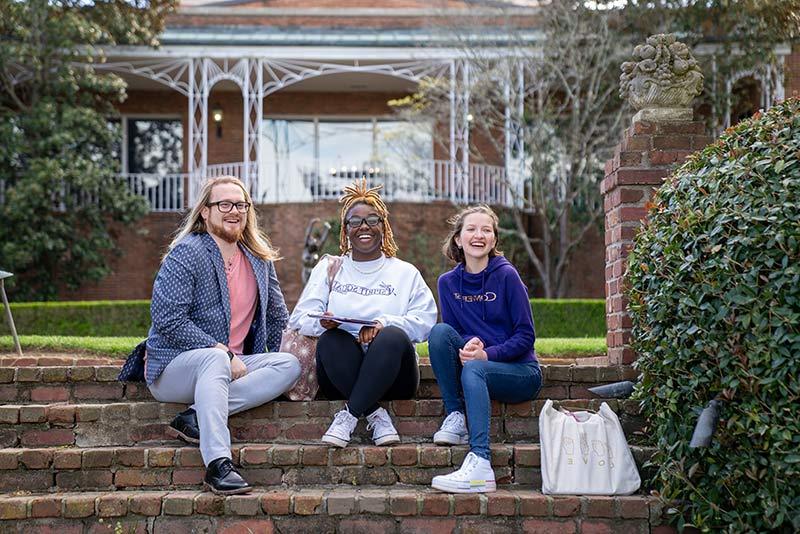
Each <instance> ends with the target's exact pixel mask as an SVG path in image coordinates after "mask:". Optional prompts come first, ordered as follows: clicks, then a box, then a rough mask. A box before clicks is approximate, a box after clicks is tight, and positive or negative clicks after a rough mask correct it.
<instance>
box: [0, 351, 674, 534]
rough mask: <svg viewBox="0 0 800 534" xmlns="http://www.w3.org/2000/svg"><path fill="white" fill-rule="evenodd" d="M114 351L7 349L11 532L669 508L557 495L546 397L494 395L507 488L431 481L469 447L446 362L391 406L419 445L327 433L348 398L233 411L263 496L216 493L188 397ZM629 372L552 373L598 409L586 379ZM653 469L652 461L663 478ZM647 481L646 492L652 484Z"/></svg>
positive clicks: (561, 521) (439, 521)
mask: <svg viewBox="0 0 800 534" xmlns="http://www.w3.org/2000/svg"><path fill="white" fill-rule="evenodd" d="M118 372H119V363H118V362H114V361H113V360H109V359H105V358H99V359H93V360H86V359H80V358H44V357H42V358H36V357H32V358H23V359H16V358H12V357H0V403H2V404H0V493H2V495H0V532H2V533H5V532H26V533H27V532H55V531H59V532H62V533H71V532H92V533H94V532H115V533H117V532H165V533H172V532H215V531H218V532H231V533H233V532H319V533H322V532H334V531H337V532H451V531H456V532H478V531H480V532H546V533H551V532H554V533H561V532H570V533H600V532H631V533H634V532H636V533H645V532H661V531H670V530H671V529H667V528H666V527H663V526H661V525H662V522H663V521H662V515H663V509H662V505H661V504H660V503H659V502H658V501H657V500H656V499H655V498H653V497H650V496H648V495H646V492H645V491H644V490H643V491H642V493H641V494H638V495H633V496H629V497H586V496H563V497H555V498H554V497H549V496H545V495H542V494H541V492H540V491H539V489H540V488H541V473H540V464H539V459H540V458H539V454H540V451H539V445H538V443H537V442H538V417H537V415H538V413H539V411H540V410H541V407H542V405H543V403H544V400H535V401H532V402H525V403H521V404H513V405H506V404H501V403H494V405H493V408H492V409H493V415H494V417H493V418H492V442H493V445H492V465H493V466H494V469H495V476H496V478H497V482H498V487H499V488H500V489H499V491H497V492H496V493H492V494H486V495H448V494H444V493H440V492H437V491H434V490H432V489H431V488H430V482H431V479H432V478H433V477H434V476H436V475H439V474H443V473H448V472H451V471H452V470H453V469H454V468H456V467H458V466H459V465H460V464H461V461H462V459H463V458H464V455H465V454H466V453H467V448H466V447H464V446H459V447H437V446H435V445H433V444H432V443H431V436H432V434H433V432H435V431H436V429H437V428H438V425H439V423H440V421H441V419H442V415H443V406H442V401H441V399H440V398H439V391H438V388H437V386H436V383H435V380H434V378H433V373H432V371H431V369H430V366H429V365H427V364H426V363H424V360H423V363H422V364H421V374H422V383H421V386H420V393H419V397H418V398H417V399H415V400H409V401H393V402H387V403H384V405H385V406H386V408H387V409H388V410H389V412H390V413H391V414H392V417H393V418H394V420H395V423H396V426H397V429H398V431H399V432H400V434H401V436H402V438H403V443H402V444H399V445H395V446H391V447H376V446H374V445H372V444H371V441H370V440H369V436H368V433H367V431H366V429H365V428H364V423H363V422H361V423H359V426H358V428H357V429H356V432H355V435H354V439H353V442H352V443H351V445H350V446H348V447H347V448H345V449H336V448H330V447H327V446H323V445H322V444H321V442H320V441H319V437H320V436H321V435H322V433H323V432H324V431H325V429H326V428H327V426H328V425H329V424H330V421H331V417H332V415H333V414H334V413H335V412H336V411H338V410H339V409H341V407H342V406H343V403H342V402H341V401H326V400H315V401H312V402H283V401H279V402H273V403H269V404H267V405H265V406H262V407H259V408H256V409H254V410H250V411H248V412H246V413H243V414H238V415H236V416H233V417H231V419H230V428H231V432H232V437H233V439H234V442H235V443H234V447H233V459H234V463H236V464H237V465H238V466H240V468H241V470H242V473H243V474H244V475H245V477H246V478H247V480H248V481H249V482H250V483H251V484H253V485H254V486H256V490H255V491H254V492H253V493H252V494H249V495H242V496H234V497H227V498H225V497H219V496H215V495H212V494H211V493H208V492H202V491H200V489H199V488H200V486H199V485H200V482H201V480H202V477H203V474H204V472H205V470H204V468H203V465H202V461H201V458H200V454H199V451H198V449H197V448H195V447H188V446H186V444H184V443H182V442H180V441H176V440H175V439H173V438H171V437H170V436H169V434H168V433H167V431H166V429H167V426H168V423H169V421H170V420H171V418H172V417H173V416H174V414H175V413H177V412H179V411H181V410H183V409H184V406H183V405H177V404H162V403H158V402H155V401H154V400H153V399H152V397H151V396H150V394H149V392H148V391H147V389H146V388H145V387H142V385H140V384H132V383H130V384H121V383H119V382H117V381H116V376H117V373H118ZM635 376H636V372H635V371H634V370H633V369H631V368H628V367H596V366H592V367H588V366H586V367H582V366H559V365H548V366H545V367H544V378H545V384H546V386H545V388H544V389H543V391H542V394H541V395H540V399H546V398H552V399H558V400H559V403H560V404H561V405H562V406H565V407H568V408H570V409H587V408H588V409H597V408H598V407H599V405H600V402H601V401H600V400H598V399H591V395H589V394H588V392H587V391H586V388H588V387H591V386H593V385H597V384H602V383H608V382H614V381H618V380H623V379H630V378H633V377H635ZM608 403H609V405H610V407H611V408H612V409H613V410H614V411H615V412H616V413H617V414H618V415H619V416H620V420H621V421H622V424H623V427H624V428H625V431H626V434H627V436H628V438H629V441H630V442H631V443H632V446H631V449H632V450H633V453H634V456H635V458H636V460H637V463H638V464H639V465H640V469H641V466H642V465H643V464H644V463H645V462H646V461H647V460H648V459H649V458H650V457H651V456H652V454H653V452H654V451H653V449H652V448H649V447H646V446H641V445H637V444H636V443H637V440H638V439H639V438H640V437H641V429H642V418H641V416H640V415H639V408H638V404H637V403H635V402H633V401H627V400H626V401H616V400H611V401H608ZM647 474H648V473H647V470H642V475H643V478H645V479H646V478H647ZM645 489H646V488H645Z"/></svg>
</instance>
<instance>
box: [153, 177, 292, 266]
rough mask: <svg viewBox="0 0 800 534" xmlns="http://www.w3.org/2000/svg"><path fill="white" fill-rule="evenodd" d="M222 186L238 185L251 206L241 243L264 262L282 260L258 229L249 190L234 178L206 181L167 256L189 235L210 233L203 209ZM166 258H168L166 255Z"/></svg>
mask: <svg viewBox="0 0 800 534" xmlns="http://www.w3.org/2000/svg"><path fill="white" fill-rule="evenodd" d="M222 184H234V185H238V186H239V188H241V190H242V193H244V200H245V202H247V203H248V204H250V209H248V210H247V222H246V223H245V226H244V232H242V237H241V239H240V240H239V242H240V243H241V244H243V245H244V246H245V247H247V250H249V251H250V252H252V253H253V255H254V256H256V257H259V258H261V259H262V260H269V261H276V260H279V259H281V258H280V255H279V254H278V250H277V249H275V248H273V246H272V244H271V243H270V241H269V238H268V237H267V236H266V234H265V233H264V232H262V231H261V229H260V228H259V227H258V217H257V216H256V208H255V206H254V205H253V199H252V198H250V193H249V192H248V191H247V188H246V187H245V186H244V184H243V183H242V181H241V180H239V179H238V178H236V177H234V176H220V177H218V178H210V179H208V180H207V181H206V183H205V184H204V185H203V189H201V190H200V196H199V198H198V199H197V203H196V204H195V205H194V208H192V211H190V212H189V214H188V215H187V216H186V218H185V219H184V221H183V224H182V225H181V227H180V228H179V229H178V231H177V233H176V234H175V239H173V240H172V243H170V244H169V248H168V249H167V254H169V252H170V251H171V250H172V249H173V248H175V245H177V244H178V243H179V242H180V241H181V240H182V239H183V238H184V237H186V236H187V235H189V234H192V233H197V234H205V233H208V230H207V229H206V221H205V220H203V216H202V211H203V208H205V207H206V206H208V201H209V200H210V199H211V192H212V190H213V189H214V187H216V186H218V185H222ZM164 257H166V254H165V255H164Z"/></svg>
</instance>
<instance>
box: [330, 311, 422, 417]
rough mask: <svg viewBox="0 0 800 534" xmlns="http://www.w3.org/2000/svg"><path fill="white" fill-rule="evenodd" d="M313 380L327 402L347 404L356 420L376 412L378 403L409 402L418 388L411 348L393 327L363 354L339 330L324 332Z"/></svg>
mask: <svg viewBox="0 0 800 534" xmlns="http://www.w3.org/2000/svg"><path fill="white" fill-rule="evenodd" d="M317 380H318V381H319V387H320V389H321V390H322V393H323V394H324V395H325V396H326V397H327V398H328V399H330V400H337V399H345V400H347V401H348V402H347V409H348V411H349V412H350V413H351V414H353V415H354V416H356V417H360V416H362V415H365V414H371V413H372V412H374V411H375V410H377V409H378V407H379V405H378V401H379V400H397V399H411V398H413V397H414V394H415V393H416V392H417V387H418V386H419V368H418V367H417V356H416V353H415V351H414V345H413V344H412V343H411V340H410V339H408V336H407V335H406V333H405V332H403V331H402V330H401V329H399V328H397V327H396V326H387V327H385V328H383V329H381V331H380V332H378V335H377V336H375V339H373V340H372V342H371V343H370V344H369V347H368V348H367V351H366V353H365V352H364V350H363V349H362V348H361V344H360V343H359V342H358V340H357V339H356V338H355V337H353V336H352V335H350V334H349V333H348V332H347V331H345V330H342V329H340V328H334V329H331V330H326V331H325V332H324V333H323V334H322V335H321V336H320V337H319V341H318V342H317Z"/></svg>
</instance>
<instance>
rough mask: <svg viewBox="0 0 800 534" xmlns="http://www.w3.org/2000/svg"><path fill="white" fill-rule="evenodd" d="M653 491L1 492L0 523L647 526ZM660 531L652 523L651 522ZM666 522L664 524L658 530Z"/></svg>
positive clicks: (657, 520)
mask: <svg viewBox="0 0 800 534" xmlns="http://www.w3.org/2000/svg"><path fill="white" fill-rule="evenodd" d="M663 516H664V506H663V505H662V504H661V503H660V502H659V500H658V499H657V498H656V497H651V496H646V495H633V496H625V497H599V496H558V497H551V496H547V495H542V494H541V493H540V492H538V491H536V490H532V489H500V490H498V491H497V492H495V493H487V494H471V495H451V494H446V493H441V492H438V491H436V490H432V489H427V488H400V487H397V488H395V487H392V488H348V487H342V486H336V487H330V488H325V487H317V488H301V489H268V488H257V489H256V490H255V491H254V492H253V493H250V494H248V495H238V496H233V497H220V496H215V495H213V494H211V493H210V492H201V491H197V490H195V491H170V492H167V491H143V490H137V491H116V492H79V493H58V494H46V495H24V496H11V495H0V531H2V532H25V533H37V532H55V531H60V532H64V533H72V532H115V531H116V532H123V531H124V532H129V531H131V532H133V531H135V532H139V531H142V532H144V531H147V532H158V533H162V532H163V533H167V532H169V533H172V532H231V533H232V532H273V531H274V532H385V533H398V532H452V531H458V532H479V531H484V532H523V531H524V532H547V533H590V532H591V533H597V532H631V533H641V534H644V533H649V532H651V529H652V531H655V527H656V526H658V525H662V524H663ZM659 531H661V529H659ZM665 531H669V530H665Z"/></svg>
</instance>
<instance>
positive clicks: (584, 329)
mask: <svg viewBox="0 0 800 534" xmlns="http://www.w3.org/2000/svg"><path fill="white" fill-rule="evenodd" d="M531 308H532V309H533V322H534V324H535V326H536V337H537V338H540V337H544V338H551V337H603V338H604V337H606V304H605V300H603V299H561V300H549V299H532V300H531Z"/></svg>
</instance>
